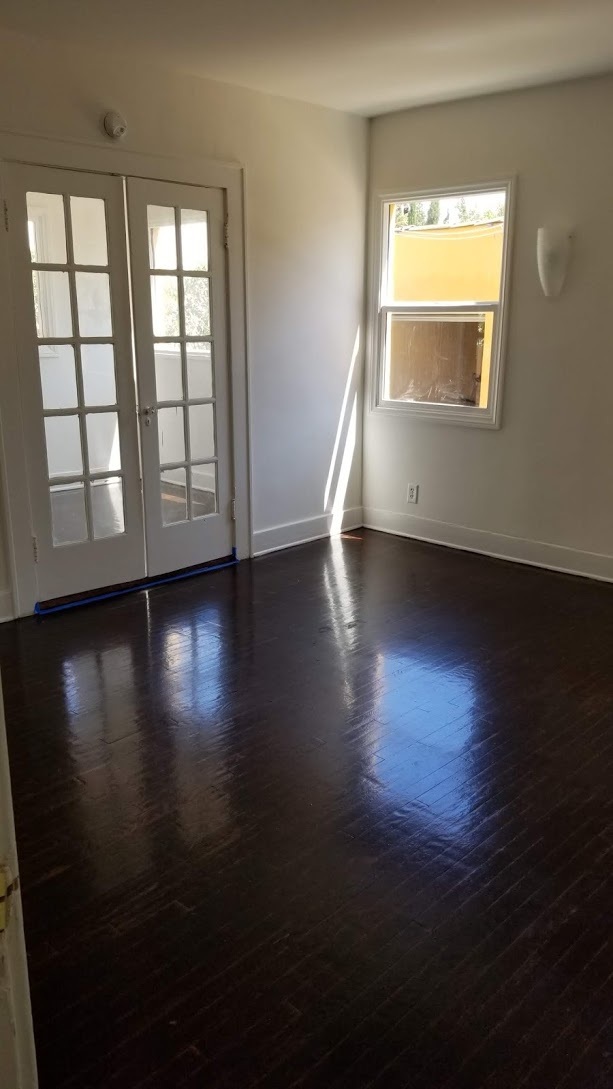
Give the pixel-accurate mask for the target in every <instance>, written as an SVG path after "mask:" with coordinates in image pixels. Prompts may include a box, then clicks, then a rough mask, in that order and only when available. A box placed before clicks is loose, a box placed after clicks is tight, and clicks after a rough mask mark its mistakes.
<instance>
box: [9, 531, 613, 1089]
mask: <svg viewBox="0 0 613 1089" xmlns="http://www.w3.org/2000/svg"><path fill="white" fill-rule="evenodd" d="M612 653H613V587H611V586H608V585H605V584H599V583H595V582H589V581H587V580H581V579H576V578H572V577H568V576H563V575H556V574H553V573H548V572H543V571H539V570H536V569H531V568H525V567H519V566H513V565H510V564H505V563H502V562H497V561H494V560H488V559H486V558H483V557H479V556H472V555H469V554H464V553H459V552H453V551H449V550H445V549H442V548H436V547H434V546H428V545H425V544H419V543H415V542H409V541H405V540H399V539H395V538H393V537H388V536H384V535H382V534H377V533H373V532H368V531H356V532H354V533H351V534H347V535H346V536H345V537H344V538H343V539H341V540H335V541H332V542H330V541H322V542H317V543H315V544H312V545H308V546H304V547H302V548H299V549H294V550H292V551H287V552H283V553H278V554H276V555H273V556H270V557H266V558H263V559H260V560H256V561H254V562H252V563H247V562H245V563H242V564H240V565H239V566H238V567H237V568H234V569H231V570H226V571H220V572H218V573H216V574H212V575H207V576H204V577H201V578H197V579H193V580H189V581H187V582H184V583H178V584H175V585H172V586H169V587H163V588H159V589H156V590H153V591H149V592H147V593H141V594H135V595H132V596H129V597H125V598H122V599H119V600H118V601H116V602H110V603H105V604H103V605H96V606H91V607H87V608H83V609H79V610H75V611H73V612H68V613H65V614H61V615H58V616H52V617H49V618H46V619H44V620H42V621H40V620H34V619H32V620H24V621H19V622H17V623H14V624H9V625H4V626H3V627H2V628H1V629H0V664H1V667H2V676H3V683H4V689H5V702H6V715H7V724H8V729H9V746H10V755H11V761H12V774H13V787H14V795H15V808H16V822H17V835H18V844H19V849H20V854H21V870H22V880H23V887H24V907H25V916H26V938H27V942H28V949H29V960H30V974H31V985H32V997H33V1007H34V1019H35V1032H36V1039H37V1047H38V1058H39V1065H40V1075H41V1089H102V1087H104V1089H179V1087H183V1086H185V1087H200V1089H221V1087H224V1089H229V1087H232V1089H255V1087H257V1089H290V1087H297V1086H300V1087H303V1089H316V1087H317V1089H375V1087H376V1089H405V1087H406V1089H408V1087H411V1089H520V1087H521V1089H604V1087H605V1086H607V1087H610V1086H611V1085H613V1021H612V1010H613V1004H612V998H613V951H612V941H613V939H612V930H611V922H612V912H611V906H612V892H613V835H612V827H613V797H612V783H613V775H612V771H613V674H612ZM9 1089H10V1087H9Z"/></svg>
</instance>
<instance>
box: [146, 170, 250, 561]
mask: <svg viewBox="0 0 613 1089" xmlns="http://www.w3.org/2000/svg"><path fill="white" fill-rule="evenodd" d="M128 221H129V225H130V244H131V252H132V289H133V299H134V332H135V342H136V361H137V371H138V389H139V405H140V409H139V414H140V426H141V451H142V461H143V485H144V498H145V525H146V539H147V563H148V571H149V574H150V575H159V574H161V573H163V572H165V571H171V570H173V569H174V568H180V567H190V566H192V565H194V564H198V563H200V562H201V561H202V559H203V556H204V555H205V554H206V556H207V557H208V558H209V559H213V558H215V557H218V556H227V555H228V554H229V553H230V552H231V550H232V545H233V526H232V521H231V515H230V512H231V477H230V464H231V447H230V427H229V423H230V417H229V411H228V406H229V389H228V385H229V383H228V367H227V347H226V315H225V283H224V279H225V261H224V256H225V255H224V244H223V222H224V215H223V196H222V193H221V190H219V189H197V188H194V187H193V186H189V185H175V184H171V183H168V182H154V181H145V180H143V179H141V178H130V179H129V180H128ZM143 239H147V242H148V244H147V246H144V245H143Z"/></svg>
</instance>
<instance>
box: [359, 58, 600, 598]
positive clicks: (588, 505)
mask: <svg viewBox="0 0 613 1089" xmlns="http://www.w3.org/2000/svg"><path fill="white" fill-rule="evenodd" d="M612 113H613V77H602V78H598V79H589V80H581V81H577V82H573V83H566V84H559V85H556V86H551V87H546V88H539V89H534V90H530V91H521V92H515V93H509V94H502V95H495V96H491V97H486V98H479V99H472V100H468V101H463V102H456V103H450V104H446V105H440V106H433V107H427V108H423V109H416V110H410V111H405V112H401V113H395V114H388V115H386V116H383V117H379V118H376V119H375V120H374V121H373V122H372V129H371V132H372V138H371V152H370V170H371V186H372V191H373V193H377V192H388V193H389V192H395V191H396V192H397V191H402V190H406V191H408V192H410V191H411V190H426V191H427V189H428V188H429V187H433V188H439V187H444V186H455V185H461V184H462V183H469V182H483V181H486V182H487V181H494V180H498V179H505V178H508V177H510V176H515V177H516V179H517V187H516V208H515V218H514V225H513V228H512V274H511V283H510V296H509V309H508V325H507V335H508V337H507V350H506V357H505V360H506V361H505V376H504V391H503V402H502V427H501V428H500V430H486V429H483V430H480V429H477V428H469V427H462V426H457V425H452V424H445V423H439V422H434V421H430V420H423V419H414V418H406V417H402V416H400V415H393V416H392V415H384V414H382V413H380V412H376V411H374V412H373V411H371V410H370V407H369V406H367V408H366V411H365V430H364V492H363V501H364V507H365V521H366V522H367V523H368V524H370V525H378V526H380V527H382V528H386V529H390V530H393V531H396V532H400V533H408V534H410V535H416V536H422V537H425V538H428V539H432V540H439V541H442V542H446V543H451V544H456V545H461V546H464V547H468V548H476V549H478V550H483V551H491V552H494V553H497V554H502V555H508V556H512V557H515V558H518V559H524V560H528V561H532V562H537V563H541V562H542V563H545V564H547V565H550V566H556V567H558V566H559V567H562V568H566V569H570V570H578V571H580V572H583V573H590V574H596V575H600V576H602V577H608V578H613V502H612V489H611V462H612V454H613V440H612V437H611V436H612V434H613V431H612V428H611V404H612V403H613V325H612V324H611V322H610V320H609V314H610V310H611V298H612V294H613V215H612V214H611V184H612V180H613V142H612V141H611V140H609V139H608V138H606V137H604V136H603V134H605V133H607V132H608V129H609V127H610V118H611V115H612ZM548 223H552V224H556V223H561V224H564V225H568V226H569V227H570V228H571V229H572V231H573V233H574V241H573V254H572V259H571V264H570V268H569V272H568V278H567V283H566V286H565V288H564V290H563V293H562V295H561V296H560V298H558V299H547V298H545V297H544V295H543V293H542V290H541V287H540V283H539V279H538V273H537V267H536V233H537V228H538V227H539V226H541V225H543V224H548ZM409 481H410V482H412V483H418V484H419V488H420V490H419V503H418V506H417V507H414V506H410V507H409V506H408V505H407V501H406V498H407V483H408V482H409Z"/></svg>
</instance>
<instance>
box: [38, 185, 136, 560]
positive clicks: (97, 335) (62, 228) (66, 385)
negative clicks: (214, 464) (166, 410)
mask: <svg viewBox="0 0 613 1089" xmlns="http://www.w3.org/2000/svg"><path fill="white" fill-rule="evenodd" d="M26 204H27V218H28V239H29V243H30V264H31V275H32V301H33V306H34V318H35V324H36V334H37V344H38V353H39V378H40V383H41V398H42V415H43V427H44V430H45V446H46V456H47V494H48V498H49V504H50V510H51V526H52V543H53V546H54V547H56V548H57V547H65V546H67V545H74V544H81V543H84V542H87V541H95V540H100V539H102V538H108V537H110V536H117V535H119V534H123V533H125V528H126V512H125V487H124V472H123V468H122V457H121V442H120V436H119V405H118V399H117V397H118V395H117V389H118V384H117V374H116V351H115V336H114V328H113V314H112V304H111V293H110V277H111V270H110V266H109V248H110V247H109V238H108V222H107V212H106V201H105V200H104V199H103V198H100V197H77V196H71V195H70V194H67V193H57V192H55V193H43V192H35V191H28V192H27V194H26ZM75 253H76V254H77V256H78V257H79V258H80V259H85V258H87V263H86V262H85V260H79V261H76V260H75Z"/></svg>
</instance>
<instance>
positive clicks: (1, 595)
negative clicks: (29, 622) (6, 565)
mask: <svg viewBox="0 0 613 1089" xmlns="http://www.w3.org/2000/svg"><path fill="white" fill-rule="evenodd" d="M14 619H15V610H14V608H13V595H12V593H11V591H10V590H0V624H4V623H5V621H7V620H14Z"/></svg>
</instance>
